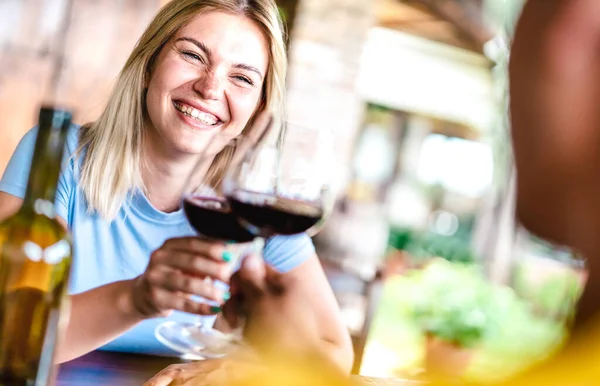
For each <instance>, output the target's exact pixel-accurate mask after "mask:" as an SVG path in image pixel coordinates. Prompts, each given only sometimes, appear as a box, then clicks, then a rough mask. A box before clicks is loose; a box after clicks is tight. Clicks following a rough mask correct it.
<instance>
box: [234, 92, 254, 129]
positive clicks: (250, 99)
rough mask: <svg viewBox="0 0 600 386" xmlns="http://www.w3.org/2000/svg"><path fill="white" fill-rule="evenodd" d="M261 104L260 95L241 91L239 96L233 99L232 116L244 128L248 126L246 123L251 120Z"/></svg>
mask: <svg viewBox="0 0 600 386" xmlns="http://www.w3.org/2000/svg"><path fill="white" fill-rule="evenodd" d="M259 102H260V93H258V92H255V91H254V90H252V92H248V91H247V90H244V91H241V92H239V93H238V95H235V98H233V103H231V105H232V109H231V110H232V115H233V117H234V118H235V120H236V121H237V123H238V124H241V125H242V126H245V125H246V122H247V121H248V120H249V119H250V117H251V116H252V114H253V113H254V112H255V111H256V108H257V107H258V105H259Z"/></svg>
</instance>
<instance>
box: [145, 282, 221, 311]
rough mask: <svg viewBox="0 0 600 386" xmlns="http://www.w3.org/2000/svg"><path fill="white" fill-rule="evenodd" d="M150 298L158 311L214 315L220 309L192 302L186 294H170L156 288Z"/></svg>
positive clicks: (195, 301)
mask: <svg viewBox="0 0 600 386" xmlns="http://www.w3.org/2000/svg"><path fill="white" fill-rule="evenodd" d="M152 298H153V301H154V303H155V304H156V306H157V307H158V308H159V309H167V310H178V311H183V312H187V313H190V314H197V315H215V314H218V313H219V312H221V307H219V306H212V305H210V304H208V303H204V302H199V301H197V300H194V299H193V298H192V297H191V296H189V295H188V294H181V293H176V292H171V291H168V290H166V289H162V288H158V289H155V290H153V294H152Z"/></svg>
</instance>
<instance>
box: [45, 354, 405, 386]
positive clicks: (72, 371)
mask: <svg viewBox="0 0 600 386" xmlns="http://www.w3.org/2000/svg"><path fill="white" fill-rule="evenodd" d="M178 362H180V361H179V360H178V359H177V358H162V357H151V356H146V355H136V354H124V353H109V352H102V351H94V352H91V353H89V354H87V355H84V356H82V357H80V358H78V359H75V360H73V361H71V362H68V363H64V364H63V365H61V366H60V370H59V373H58V379H57V382H56V386H91V385H115V386H117V385H118V386H134V385H135V386H141V385H142V384H143V383H144V382H145V381H147V380H148V379H150V378H152V376H153V375H154V374H156V373H157V372H159V371H160V370H162V369H164V368H165V367H167V366H168V365H170V364H173V363H178ZM355 379H357V380H360V381H361V382H362V383H363V384H365V385H376V386H407V385H413V384H414V383H413V382H410V381H402V380H399V379H381V378H366V377H355Z"/></svg>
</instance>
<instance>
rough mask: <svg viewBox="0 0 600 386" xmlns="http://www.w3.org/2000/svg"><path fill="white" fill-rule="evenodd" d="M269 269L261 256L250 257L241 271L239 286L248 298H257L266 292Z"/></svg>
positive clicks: (247, 257)
mask: <svg viewBox="0 0 600 386" xmlns="http://www.w3.org/2000/svg"><path fill="white" fill-rule="evenodd" d="M266 275H267V267H266V265H265V262H264V261H263V259H262V258H261V257H260V256H257V255H248V256H246V257H245V258H244V260H243V261H242V265H241V267H240V270H239V286H240V289H241V290H242V292H243V293H244V294H245V295H246V296H250V297H256V296H259V295H261V294H262V293H264V292H265V291H266V287H267V283H266Z"/></svg>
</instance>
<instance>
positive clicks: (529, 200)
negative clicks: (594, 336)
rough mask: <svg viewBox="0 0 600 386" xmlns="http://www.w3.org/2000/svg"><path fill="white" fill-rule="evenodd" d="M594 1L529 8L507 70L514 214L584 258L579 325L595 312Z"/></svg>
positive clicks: (541, 1) (598, 266)
mask: <svg viewBox="0 0 600 386" xmlns="http://www.w3.org/2000/svg"><path fill="white" fill-rule="evenodd" d="M598 47H600V1H598V0H529V1H528V2H527V3H526V5H525V8H524V11H523V14H522V17H521V19H520V21H519V25H518V28H517V31H516V35H515V40H514V45H513V49H512V52H511V63H510V97H511V106H510V108H511V121H512V134H513V141H514V151H515V161H516V167H517V186H518V194H517V214H518V216H519V219H520V220H521V221H522V222H523V224H524V225H525V226H526V227H528V228H529V229H530V230H532V231H533V232H534V233H537V234H539V235H540V236H542V237H546V238H548V239H551V240H554V241H557V242H559V243H563V244H566V245H570V246H573V247H575V248H577V249H579V250H580V251H582V252H583V253H584V255H585V256H586V257H587V258H588V263H589V264H588V266H589V269H590V276H589V283H588V286H587V288H586V290H585V293H584V295H583V297H582V299H581V302H580V307H579V312H578V316H577V320H578V322H582V321H586V320H587V319H588V318H589V317H590V316H591V315H592V314H594V313H595V312H597V311H598V310H600V300H598V299H597V293H598V292H599V291H600V260H598V259H599V258H600V242H599V241H597V240H598V238H597V235H598V233H599V232H600V167H599V165H600V109H599V106H600V70H599V68H600V67H598V63H600V50H598Z"/></svg>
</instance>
